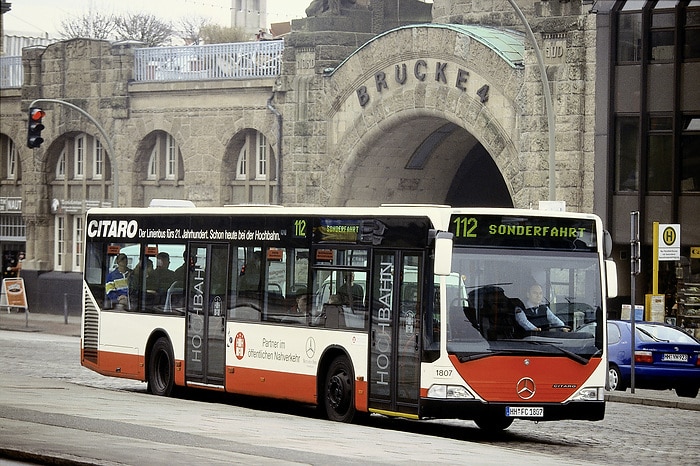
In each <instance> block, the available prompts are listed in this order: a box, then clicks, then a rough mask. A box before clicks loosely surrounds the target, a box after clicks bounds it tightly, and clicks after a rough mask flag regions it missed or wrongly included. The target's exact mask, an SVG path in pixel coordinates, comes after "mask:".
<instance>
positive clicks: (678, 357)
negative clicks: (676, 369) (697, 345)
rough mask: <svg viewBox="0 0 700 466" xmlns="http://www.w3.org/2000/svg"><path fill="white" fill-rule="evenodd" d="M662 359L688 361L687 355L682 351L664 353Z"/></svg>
mask: <svg viewBox="0 0 700 466" xmlns="http://www.w3.org/2000/svg"><path fill="white" fill-rule="evenodd" d="M661 360H662V361H674V362H688V355H687V354H682V353H664V355H663V356H661Z"/></svg>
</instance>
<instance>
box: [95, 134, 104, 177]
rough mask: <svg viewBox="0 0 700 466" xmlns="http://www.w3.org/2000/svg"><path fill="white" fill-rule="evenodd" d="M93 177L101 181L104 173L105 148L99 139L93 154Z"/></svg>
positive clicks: (96, 141)
mask: <svg viewBox="0 0 700 466" xmlns="http://www.w3.org/2000/svg"><path fill="white" fill-rule="evenodd" d="M92 168H93V170H92V177H93V179H95V180H101V179H102V174H103V173H104V148H103V147H102V143H100V141H99V140H98V139H95V147H94V150H93V154H92Z"/></svg>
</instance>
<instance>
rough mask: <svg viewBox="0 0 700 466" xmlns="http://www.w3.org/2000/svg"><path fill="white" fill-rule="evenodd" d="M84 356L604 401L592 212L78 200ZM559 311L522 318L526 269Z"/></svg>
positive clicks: (454, 408)
mask: <svg viewBox="0 0 700 466" xmlns="http://www.w3.org/2000/svg"><path fill="white" fill-rule="evenodd" d="M85 231H86V242H85V246H86V247H85V264H84V299H83V321H82V339H81V361H82V365H83V366H85V367H87V368H90V369H92V370H94V371H96V372H99V373H101V374H104V375H108V376H114V377H125V378H130V379H135V380H141V381H145V382H147V383H148V390H149V391H150V392H152V393H153V394H156V395H166V396H167V395H170V394H171V393H172V392H173V391H174V390H176V389H178V388H182V387H200V388H203V389H210V390H218V391H222V392H229V393H233V394H245V395H252V396H259V397H271V398H279V399H287V400H294V401H297V402H301V403H311V404H315V405H317V406H318V407H319V408H320V410H321V411H322V412H323V413H324V414H325V415H326V416H327V417H328V418H329V419H332V420H336V421H343V422H350V421H352V420H353V418H354V417H355V415H356V414H360V413H379V414H383V415H387V416H401V417H407V418H412V419H421V418H441V417H442V418H444V417H449V418H462V419H471V420H474V421H475V422H476V423H477V424H478V425H479V426H480V427H482V428H485V429H505V428H507V427H508V426H509V425H510V424H511V423H512V421H513V419H515V418H521V419H529V420H535V421H545V420H559V419H585V420H599V419H602V418H603V416H604V412H605V401H604V389H605V382H606V379H607V368H606V366H607V364H606V362H607V358H606V341H605V338H606V337H605V335H604V333H603V332H599V333H598V334H596V335H591V334H590V333H579V332H577V331H576V330H577V328H578V327H579V326H581V325H583V324H586V323H590V322H596V323H597V324H598V325H597V328H598V329H604V328H606V326H605V316H606V303H605V301H606V299H605V298H606V295H612V294H614V293H615V292H616V291H614V290H615V280H616V276H615V274H614V273H613V272H614V266H610V264H611V261H606V260H605V254H604V245H605V244H606V241H605V235H604V231H603V229H602V225H601V221H600V219H599V218H598V217H596V216H595V215H590V214H572V213H555V212H542V211H533V210H513V209H467V208H450V207H447V206H382V207H372V208H359V207H358V208H354V207H347V208H302V207H299V208H287V207H275V206H241V207H222V208H134V209H126V208H124V209H93V210H91V211H90V212H89V213H88V215H87V219H86V229H85ZM533 283H536V284H537V285H539V286H540V287H541V290H542V294H543V296H542V298H541V302H540V303H538V305H539V309H540V310H541V311H542V312H545V311H547V312H550V311H551V313H552V314H554V315H556V316H557V321H558V325H555V324H553V323H552V322H544V321H540V322H537V329H538V330H537V331H532V330H527V329H525V328H523V327H522V326H521V324H520V323H519V321H520V320H521V319H520V318H521V317H522V316H518V314H519V313H525V304H524V303H525V301H526V298H525V296H526V294H527V292H528V287H530V286H531V285H532V284H533Z"/></svg>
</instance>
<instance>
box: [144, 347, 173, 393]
mask: <svg viewBox="0 0 700 466" xmlns="http://www.w3.org/2000/svg"><path fill="white" fill-rule="evenodd" d="M174 385H175V356H174V355H173V347H172V345H171V344H170V341H168V339H167V338H165V337H160V338H158V339H157V340H156V342H155V343H154V344H153V348H151V356H150V358H149V360H148V391H149V392H151V393H152V394H154V395H158V396H170V395H171V394H172V392H173V387H174Z"/></svg>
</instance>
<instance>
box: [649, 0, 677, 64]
mask: <svg viewBox="0 0 700 466" xmlns="http://www.w3.org/2000/svg"><path fill="white" fill-rule="evenodd" d="M665 6H670V7H671V8H673V6H674V4H673V3H670V2H669V3H666V2H659V3H657V4H656V6H655V7H654V8H655V9H654V10H653V11H652V16H651V37H650V40H651V43H650V47H649V49H650V50H651V56H650V57H649V59H650V60H651V61H653V62H660V61H673V58H674V51H675V39H674V34H675V33H674V27H675V25H676V14H675V10H673V9H671V10H660V8H663V7H665Z"/></svg>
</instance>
